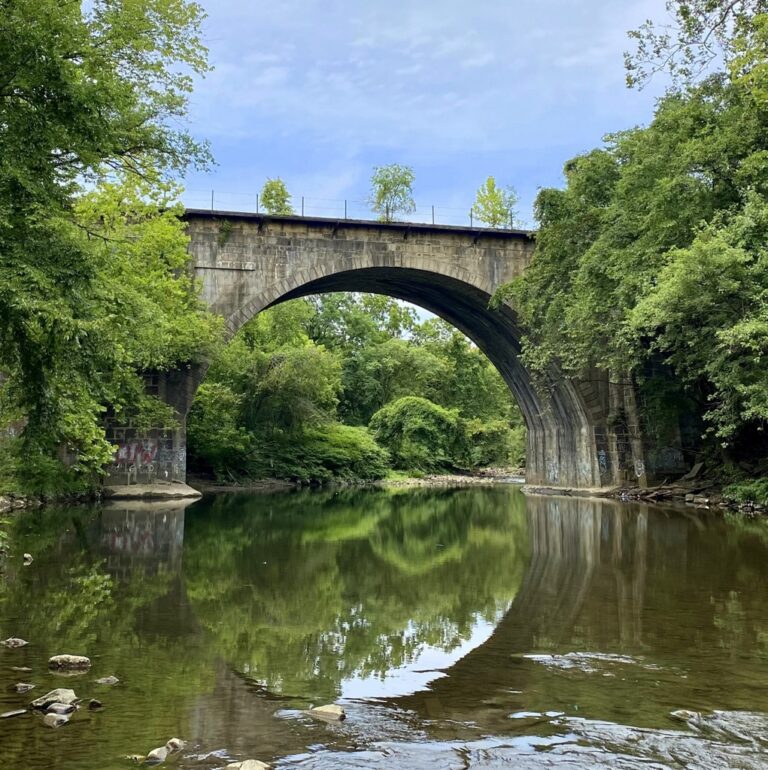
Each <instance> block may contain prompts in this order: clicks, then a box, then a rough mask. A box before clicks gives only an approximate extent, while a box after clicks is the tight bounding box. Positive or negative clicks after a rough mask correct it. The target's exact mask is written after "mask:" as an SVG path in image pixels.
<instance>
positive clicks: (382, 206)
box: [368, 163, 416, 222]
mask: <svg viewBox="0 0 768 770" xmlns="http://www.w3.org/2000/svg"><path fill="white" fill-rule="evenodd" d="M415 178H416V177H415V175H414V173H413V169H412V168H411V167H410V166H401V165H400V164H398V163H390V164H389V165H388V166H375V167H374V169H373V175H372V176H371V192H370V195H369V197H368V204H369V205H370V207H371V210H372V211H373V212H374V213H375V214H377V215H378V217H379V219H380V220H381V221H382V222H392V221H394V220H395V218H396V217H397V215H398V214H412V213H413V212H414V211H416V203H415V202H414V200H413V180H414V179H415Z"/></svg>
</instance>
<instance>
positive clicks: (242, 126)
mask: <svg viewBox="0 0 768 770" xmlns="http://www.w3.org/2000/svg"><path fill="white" fill-rule="evenodd" d="M202 2H203V5H204V6H205V7H206V8H207V11H208V19H207V21H206V24H205V42H206V44H207V45H208V47H209V49H210V61H211V64H212V65H213V66H214V68H215V69H214V71H213V72H212V73H210V74H209V75H208V76H207V77H206V78H205V79H204V80H202V81H201V82H200V83H198V85H197V87H196V89H195V93H194V95H193V97H192V104H191V111H190V128H191V130H192V133H193V134H194V135H195V136H197V137H198V138H204V139H208V140H209V141H210V143H211V147H212V150H213V153H214V156H215V158H216V161H217V166H216V167H214V168H213V169H212V170H211V172H210V173H207V174H201V173H193V174H190V176H189V177H188V179H187V181H186V186H187V193H186V195H185V202H186V203H187V204H188V205H190V206H196V205H197V206H209V205H210V191H211V189H213V190H214V191H215V203H216V207H217V208H234V209H242V210H249V209H250V208H252V207H254V206H255V194H256V193H257V192H258V191H259V189H260V188H261V186H262V184H263V183H264V180H265V179H266V178H267V177H275V176H280V177H282V178H283V179H284V180H285V182H286V184H287V186H288V189H289V191H290V192H291V193H292V194H293V195H294V196H296V197H297V199H298V196H302V195H303V196H305V199H306V200H305V206H306V210H307V213H315V214H318V215H327V216H338V215H340V214H341V213H342V212H343V200H344V199H348V200H349V201H350V203H349V204H348V207H349V213H350V215H356V216H365V208H364V206H363V205H362V204H361V201H363V200H364V198H365V197H366V195H367V192H368V189H369V180H370V175H371V169H372V167H373V166H375V165H384V164H387V163H395V162H396V163H404V164H407V165H410V166H412V167H413V169H414V171H415V174H416V182H415V184H414V197H415V198H416V201H417V203H418V204H419V206H420V212H419V213H420V214H421V216H422V218H425V217H428V216H429V212H430V207H431V206H432V205H435V206H436V210H437V218H438V221H443V222H446V223H455V224H459V223H462V222H465V221H466V217H467V215H466V212H468V210H469V207H470V205H471V203H472V201H473V200H474V196H475V192H476V190H477V188H478V186H479V185H480V184H481V183H482V182H483V180H484V179H485V178H486V177H487V176H488V175H491V174H492V175H494V176H495V177H496V180H497V182H499V183H500V184H512V185H514V186H515V188H516V189H517V191H518V193H519V195H520V206H519V208H520V215H521V217H522V219H523V220H524V221H526V223H528V224H531V222H530V220H531V214H530V212H531V204H532V201H533V199H534V197H535V195H536V190H537V189H538V188H539V187H542V186H552V185H560V184H561V182H562V173H561V171H562V167H563V163H564V162H565V161H566V160H567V159H568V158H571V157H573V156H574V155H576V154H578V153H580V152H584V151H587V150H589V149H590V148H592V147H595V146H597V145H599V144H600V141H601V138H602V136H603V135H604V134H606V133H608V132H611V131H616V130H620V129H624V128H629V127H631V126H633V125H638V124H643V123H647V122H648V120H649V118H650V116H651V112H652V110H653V105H654V100H655V98H656V97H657V96H658V95H659V93H660V89H661V84H660V83H656V84H652V85H651V87H649V88H648V89H646V90H645V91H643V92H639V93H638V92H636V91H629V90H627V88H626V87H625V85H624V71H623V58H622V54H623V51H624V50H625V49H626V48H627V47H628V45H629V41H628V40H627V38H626V31H627V30H628V29H631V28H633V27H636V26H638V25H639V24H640V23H642V22H643V21H644V20H645V19H647V18H654V19H656V20H661V19H663V18H664V0H536V1H535V2H534V1H533V0H530V1H529V2H521V1H520V0H518V1H517V2H516V1H515V0H506V1H504V0H475V2H467V0H461V1H458V0H420V1H419V2H417V1H416V0H411V2H406V1H404V0H387V1H386V2H384V1H380V0H358V1H357V2H353V1H352V0H347V2H341V0H324V1H323V2H319V1H316V0H281V2H271V3H266V2H254V1H253V0H251V1H250V2H249V1H248V0H215V2H214V0H202Z"/></svg>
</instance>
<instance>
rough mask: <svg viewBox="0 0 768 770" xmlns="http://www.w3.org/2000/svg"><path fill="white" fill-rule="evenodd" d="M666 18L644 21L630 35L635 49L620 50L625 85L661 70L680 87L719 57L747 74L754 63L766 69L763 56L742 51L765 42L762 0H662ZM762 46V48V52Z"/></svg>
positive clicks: (636, 84) (767, 9)
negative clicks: (657, 21) (664, 1)
mask: <svg viewBox="0 0 768 770" xmlns="http://www.w3.org/2000/svg"><path fill="white" fill-rule="evenodd" d="M666 9H667V13H668V15H669V17H670V18H669V21H668V22H667V23H665V24H663V25H657V24H655V23H654V22H653V21H651V20H649V21H646V22H645V24H643V25H642V26H641V27H640V28H639V29H636V30H632V31H631V32H630V33H629V37H630V38H631V39H632V40H634V41H635V44H636V50H635V52H634V53H629V52H628V53H625V55H624V62H625V68H626V71H627V85H629V86H630V87H642V86H643V85H645V84H646V83H647V82H648V80H649V79H650V78H651V77H653V75H655V74H657V73H665V74H667V75H669V76H671V78H672V82H673V84H674V85H676V86H678V87H680V86H683V85H686V84H690V83H692V82H695V81H696V79H697V78H699V77H700V76H702V74H704V73H705V72H707V70H708V69H709V68H710V67H711V66H712V65H713V64H716V63H718V62H720V61H721V60H724V61H725V63H726V66H730V67H732V68H735V69H736V70H741V71H742V72H743V73H744V74H746V75H749V74H752V72H753V71H754V70H753V68H752V67H751V66H749V65H750V64H754V65H756V66H757V67H758V68H760V69H761V70H762V74H763V75H764V74H765V58H764V57H762V59H760V58H759V57H755V56H747V57H746V58H744V53H745V52H746V51H751V52H756V49H757V50H760V49H759V48H758V47H757V46H756V43H759V42H762V43H763V44H764V43H765V38H764V37H763V33H764V32H765V27H764V26H763V25H764V24H765V21H766V18H768V17H767V16H766V12H768V4H766V3H765V0H667V2H666ZM764 52H765V49H764V48H763V49H762V53H764Z"/></svg>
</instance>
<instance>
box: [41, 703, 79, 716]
mask: <svg viewBox="0 0 768 770" xmlns="http://www.w3.org/2000/svg"><path fill="white" fill-rule="evenodd" d="M74 710H75V704H74V703H51V704H50V705H49V706H46V708H45V711H46V713H47V714H71V713H72V712H73V711H74Z"/></svg>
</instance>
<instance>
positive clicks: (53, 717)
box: [43, 714, 69, 727]
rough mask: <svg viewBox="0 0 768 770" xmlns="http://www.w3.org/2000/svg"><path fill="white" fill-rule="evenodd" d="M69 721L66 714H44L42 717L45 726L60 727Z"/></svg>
mask: <svg viewBox="0 0 768 770" xmlns="http://www.w3.org/2000/svg"><path fill="white" fill-rule="evenodd" d="M67 722H69V717H68V716H67V715H66V714H46V715H45V716H44V717H43V724H44V725H45V726H46V727H61V726H62V725H65V724H67Z"/></svg>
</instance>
